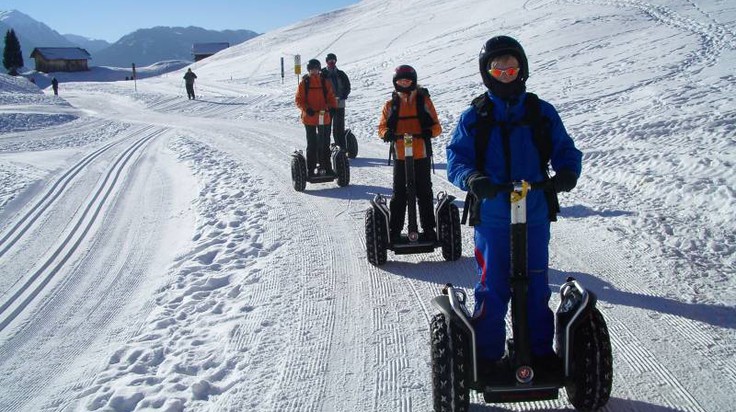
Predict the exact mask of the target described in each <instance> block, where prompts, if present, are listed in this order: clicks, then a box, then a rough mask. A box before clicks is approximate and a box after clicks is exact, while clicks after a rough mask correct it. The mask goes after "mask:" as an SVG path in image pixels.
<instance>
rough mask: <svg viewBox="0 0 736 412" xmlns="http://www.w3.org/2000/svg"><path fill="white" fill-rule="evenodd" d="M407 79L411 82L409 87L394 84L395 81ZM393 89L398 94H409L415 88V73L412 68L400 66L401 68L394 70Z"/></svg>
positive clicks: (404, 65) (405, 65)
mask: <svg viewBox="0 0 736 412" xmlns="http://www.w3.org/2000/svg"><path fill="white" fill-rule="evenodd" d="M399 79H409V80H411V82H412V83H411V86H409V87H401V86H399V85H398V84H396V80H399ZM394 88H395V89H396V91H399V92H410V91H412V90H414V89H416V88H417V71H416V70H414V68H413V67H411V66H409V65H407V64H402V65H401V66H399V67H397V68H396V69H394Z"/></svg>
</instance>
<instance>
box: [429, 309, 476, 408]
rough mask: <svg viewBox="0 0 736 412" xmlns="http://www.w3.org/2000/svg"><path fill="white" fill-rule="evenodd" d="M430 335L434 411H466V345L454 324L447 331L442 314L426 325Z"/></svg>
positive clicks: (463, 334) (463, 337) (463, 335)
mask: <svg viewBox="0 0 736 412" xmlns="http://www.w3.org/2000/svg"><path fill="white" fill-rule="evenodd" d="M430 331H431V334H432V336H431V337H430V338H431V345H432V397H433V400H434V411H435V412H467V410H468V409H469V408H470V388H469V387H468V384H469V382H470V380H469V372H470V370H469V363H468V356H469V355H470V346H469V342H468V339H467V338H466V335H465V333H464V332H463V330H462V329H461V327H459V326H458V325H457V324H456V323H455V322H450V327H449V328H448V324H447V320H446V318H445V315H444V314H441V313H440V314H437V315H435V316H434V317H433V318H432V322H431V324H430Z"/></svg>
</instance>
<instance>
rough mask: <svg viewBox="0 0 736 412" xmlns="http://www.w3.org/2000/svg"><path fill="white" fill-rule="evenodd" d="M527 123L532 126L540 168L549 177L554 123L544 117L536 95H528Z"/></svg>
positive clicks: (525, 104)
mask: <svg viewBox="0 0 736 412" xmlns="http://www.w3.org/2000/svg"><path fill="white" fill-rule="evenodd" d="M524 106H525V107H524V108H525V122H528V123H529V124H531V127H532V139H533V140H534V146H535V147H536V148H537V151H538V152H539V166H540V169H541V170H542V174H544V176H548V164H549V161H550V158H551V157H552V130H551V128H552V124H551V123H552V122H551V121H550V119H549V118H547V117H546V116H543V115H542V104H541V102H540V100H539V97H538V96H537V95H536V94H534V93H527V94H526V101H525V102H524Z"/></svg>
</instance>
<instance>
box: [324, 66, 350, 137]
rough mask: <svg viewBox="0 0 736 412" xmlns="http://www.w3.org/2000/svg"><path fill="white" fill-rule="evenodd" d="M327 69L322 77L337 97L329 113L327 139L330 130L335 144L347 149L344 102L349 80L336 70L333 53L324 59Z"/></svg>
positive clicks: (343, 73)
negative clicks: (330, 118) (335, 104)
mask: <svg viewBox="0 0 736 412" xmlns="http://www.w3.org/2000/svg"><path fill="white" fill-rule="evenodd" d="M325 62H326V63H327V67H325V68H323V69H322V77H324V78H325V79H327V80H329V81H330V83H332V89H333V90H334V91H335V97H337V107H336V108H335V109H334V110H333V111H332V112H331V113H330V116H331V117H332V123H331V124H330V125H329V126H328V127H327V137H328V139H329V136H330V129H332V130H331V132H332V134H333V135H334V137H335V144H336V145H338V146H340V147H341V148H343V149H346V148H347V142H346V141H345V100H347V99H348V95H349V94H350V80H349V79H348V75H347V74H345V72H344V71H342V70H340V69H338V68H337V56H335V54H334V53H328V54H327V58H326V59H325Z"/></svg>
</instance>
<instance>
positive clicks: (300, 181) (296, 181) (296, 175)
mask: <svg viewBox="0 0 736 412" xmlns="http://www.w3.org/2000/svg"><path fill="white" fill-rule="evenodd" d="M291 183H292V185H293V186H294V190H296V191H297V192H303V191H304V189H305V188H306V187H307V161H306V160H305V159H304V157H303V156H292V157H291Z"/></svg>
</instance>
